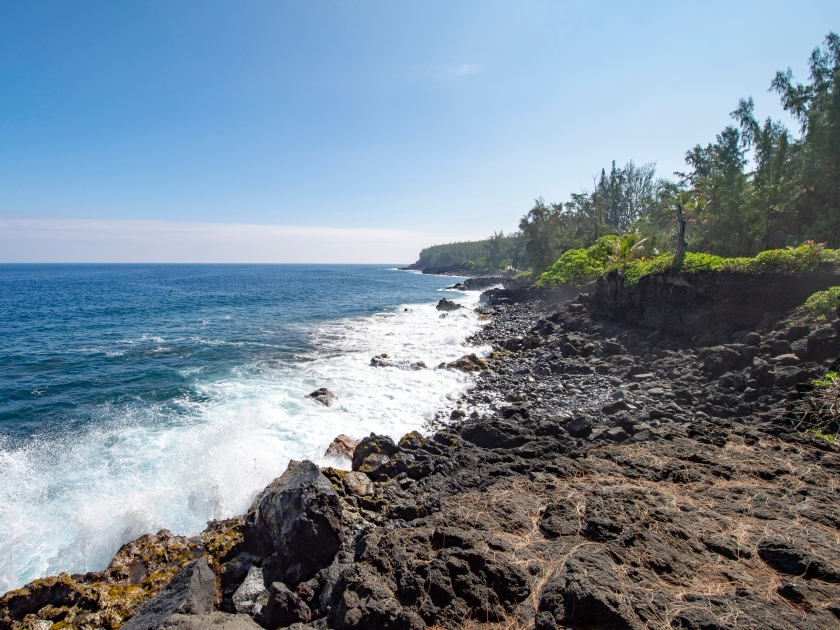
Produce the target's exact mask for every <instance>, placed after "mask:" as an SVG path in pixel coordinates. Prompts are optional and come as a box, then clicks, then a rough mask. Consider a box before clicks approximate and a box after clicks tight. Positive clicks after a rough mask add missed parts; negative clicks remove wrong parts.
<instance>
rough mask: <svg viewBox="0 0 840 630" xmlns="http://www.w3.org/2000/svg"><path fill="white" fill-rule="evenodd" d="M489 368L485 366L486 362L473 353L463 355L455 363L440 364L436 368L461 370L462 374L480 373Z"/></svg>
mask: <svg viewBox="0 0 840 630" xmlns="http://www.w3.org/2000/svg"><path fill="white" fill-rule="evenodd" d="M489 367H490V366H489V365H488V364H487V361H485V360H484V359H482V358H481V357H479V356H478V355H477V354H475V353H474V352H473V353H472V354H465V355H464V356H462V357H461V358H460V359H457V360H456V361H451V362H450V363H445V362H444V363H441V364H440V365H439V366H438V368H450V369H454V370H461V371H462V372H480V371H481V370H486V369H488V368H489Z"/></svg>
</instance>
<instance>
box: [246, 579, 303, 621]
mask: <svg viewBox="0 0 840 630" xmlns="http://www.w3.org/2000/svg"><path fill="white" fill-rule="evenodd" d="M258 619H259V620H260V622H261V624H262V625H263V627H265V628H267V629H268V630H275V629H276V628H285V627H287V626H290V625H292V624H293V623H306V622H308V621H309V620H310V619H312V611H311V610H309V606H307V605H306V604H305V603H304V602H303V601H302V600H301V598H300V597H298V596H297V594H295V593H293V592H292V591H290V590H289V589H288V587H287V586H286V585H285V584H283V582H273V583H272V584H271V589H270V593H269V596H268V603H267V604H266V605H265V608H263V610H262V612H261V613H260V614H259V616H258Z"/></svg>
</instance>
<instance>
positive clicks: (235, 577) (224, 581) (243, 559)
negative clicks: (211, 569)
mask: <svg viewBox="0 0 840 630" xmlns="http://www.w3.org/2000/svg"><path fill="white" fill-rule="evenodd" d="M254 560H256V558H255V557H254V556H252V555H251V554H249V553H243V554H240V555H239V556H237V557H236V558H234V559H233V560H231V561H229V562H225V563H224V564H223V565H221V566H220V567H219V571H218V574H219V582H220V583H221V586H222V598H230V597H232V596H233V594H234V593H235V592H236V590H237V589H238V588H239V586H240V585H241V584H242V582H244V581H245V578H246V577H247V576H248V572H249V571H250V570H251V568H252V567H253V566H254Z"/></svg>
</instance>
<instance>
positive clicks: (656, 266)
mask: <svg viewBox="0 0 840 630" xmlns="http://www.w3.org/2000/svg"><path fill="white" fill-rule="evenodd" d="M621 238H623V237H618V236H612V235H611V236H604V237H601V238H599V239H598V240H597V241H596V242H595V244H594V245H592V246H591V247H589V248H587V249H570V250H569V251H567V252H566V253H565V254H563V255H562V256H561V257H560V259H559V260H558V261H557V262H556V263H554V264H553V265H552V266H551V267H549V268H548V269H547V270H546V271H545V273H543V274H542V275H540V276H539V277H538V278H537V282H536V284H537V286H540V287H553V286H560V285H563V284H573V285H575V286H582V285H584V284H588V283H589V282H594V281H595V280H597V279H598V278H599V277H601V276H603V275H605V274H607V273H609V272H610V271H617V272H618V273H620V274H622V275H623V276H624V283H625V285H628V286H629V285H632V284H635V283H636V282H638V281H639V280H641V279H642V278H644V277H645V276H650V275H653V274H656V273H661V272H663V271H665V270H667V269H668V268H669V267H670V266H671V264H672V263H673V260H674V255H673V254H662V255H661V256H655V257H653V258H640V259H637V260H630V261H628V262H617V261H616V256H615V253H614V252H615V251H616V247H618V246H620V244H621V242H622V241H621ZM838 261H840V250H837V249H825V248H823V247H822V245H820V244H815V243H813V242H808V243H803V244H802V245H800V246H799V247H788V248H786V249H770V250H767V251H763V252H761V253H760V254H758V255H757V256H756V257H755V258H723V257H721V256H715V255H713V254H704V253H701V252H688V253H686V255H685V258H684V259H683V264H682V267H681V270H682V271H684V272H686V273H697V272H700V271H741V272H745V273H761V272H764V271H786V272H797V271H810V270H813V269H817V268H818V267H819V266H820V265H824V264H827V263H837V262H838ZM831 290H832V289H829V291H831ZM838 290H840V288H838ZM817 295H819V294H815V295H814V296H812V297H814V298H815V297H816V296H817ZM837 299H838V298H837V296H835V297H834V298H833V300H834V302H833V303H834V305H835V306H836V305H837ZM806 306H807V305H806ZM833 309H834V306H832V307H830V308H828V310H827V311H826V312H825V313H828V312H831V311H832V310H833ZM825 313H823V312H822V311H820V312H815V315H820V314H823V315H824V314H825Z"/></svg>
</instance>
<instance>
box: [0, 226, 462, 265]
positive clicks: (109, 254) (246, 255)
mask: <svg viewBox="0 0 840 630" xmlns="http://www.w3.org/2000/svg"><path fill="white" fill-rule="evenodd" d="M461 238H463V237H457V236H447V235H442V234H437V235H433V234H423V233H418V232H408V231H403V230H387V229H366V228H328V227H316V226H291V225H258V224H246V223H187V222H172V221H135V220H96V219H0V262H173V263H174V262H183V263H198V262H218V263H386V264H387V263H408V262H413V261H414V260H416V259H417V254H418V253H419V251H420V250H421V249H422V248H423V247H427V246H429V245H433V244H436V243H445V242H448V241H452V240H460V239H461Z"/></svg>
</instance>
